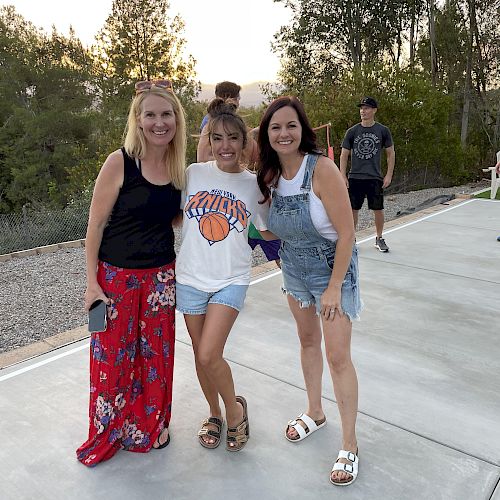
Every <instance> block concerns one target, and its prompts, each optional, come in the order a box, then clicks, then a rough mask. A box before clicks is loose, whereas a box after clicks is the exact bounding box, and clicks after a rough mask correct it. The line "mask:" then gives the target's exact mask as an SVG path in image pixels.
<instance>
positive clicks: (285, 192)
mask: <svg viewBox="0 0 500 500" xmlns="http://www.w3.org/2000/svg"><path fill="white" fill-rule="evenodd" d="M308 156H309V155H305V156H304V159H303V160H302V164H301V165H300V168H299V171H298V172H297V174H296V175H295V177H294V178H293V179H290V180H287V179H285V178H283V176H282V175H281V176H280V178H279V180H278V187H277V188H276V192H277V193H278V194H279V195H280V196H293V195H295V194H300V193H302V191H301V190H300V186H302V181H303V180H304V171H305V169H306V162H307V157H308ZM313 180H314V176H313ZM309 211H310V213H311V219H312V223H313V226H314V227H315V228H316V231H318V233H319V234H321V236H323V238H326V239H327V240H330V241H337V239H338V235H337V231H335V228H334V227H333V224H332V223H331V221H330V218H329V217H328V215H327V213H326V210H325V207H324V206H323V203H322V202H321V200H320V199H319V198H318V197H317V196H316V194H315V193H314V190H313V189H311V191H310V196H309Z"/></svg>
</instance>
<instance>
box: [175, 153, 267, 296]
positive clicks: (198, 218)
mask: <svg viewBox="0 0 500 500" xmlns="http://www.w3.org/2000/svg"><path fill="white" fill-rule="evenodd" d="M183 195H184V196H183V202H182V204H181V208H182V209H183V217H184V221H183V225H182V244H181V248H180V251H179V255H178V256H177V262H176V279H177V281H178V282H179V283H182V284H184V285H189V286H192V287H194V288H197V289H198V290H202V291H205V292H216V291H218V290H220V289H222V288H224V287H225V286H228V285H231V284H234V285H248V283H250V267H251V263H252V249H251V248H250V245H249V244H248V228H249V224H250V222H253V224H254V225H255V227H256V228H257V229H260V230H266V229H267V227H266V222H265V221H267V214H268V212H269V205H268V204H267V203H265V204H259V201H260V200H262V198H263V196H262V193H261V192H260V190H259V187H258V185H257V176H256V175H255V174H254V173H252V172H249V171H247V170H245V171H243V172H240V173H234V174H231V173H227V172H223V171H222V170H220V169H219V168H218V167H217V163H216V162H215V161H209V162H206V163H193V164H192V165H190V166H189V167H188V169H187V187H186V191H185V192H184V193H183Z"/></svg>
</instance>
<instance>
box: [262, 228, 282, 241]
mask: <svg viewBox="0 0 500 500" xmlns="http://www.w3.org/2000/svg"><path fill="white" fill-rule="evenodd" d="M257 231H259V233H260V235H261V236H262V237H263V238H264V239H265V240H266V241H272V240H279V238H278V237H277V236H276V235H275V234H274V233H271V231H260V230H259V229H257Z"/></svg>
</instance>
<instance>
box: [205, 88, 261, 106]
mask: <svg viewBox="0 0 500 500" xmlns="http://www.w3.org/2000/svg"><path fill="white" fill-rule="evenodd" d="M265 83H267V82H253V83H249V84H246V85H242V86H241V100H240V106H245V107H251V106H259V105H260V104H261V103H262V102H263V101H264V99H265V97H264V95H263V94H262V92H261V90H260V87H261V86H262V85H264V84H265ZM214 95H215V84H205V83H202V84H201V92H200V95H199V96H198V101H210V99H212V98H213V97H214Z"/></svg>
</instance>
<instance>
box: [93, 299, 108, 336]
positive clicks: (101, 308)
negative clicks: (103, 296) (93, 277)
mask: <svg viewBox="0 0 500 500" xmlns="http://www.w3.org/2000/svg"><path fill="white" fill-rule="evenodd" d="M106 324H107V321H106V303H105V302H104V301H102V300H96V301H95V302H94V303H93V304H92V305H91V306H90V309H89V332H91V333H92V332H104V331H105V330H106Z"/></svg>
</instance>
